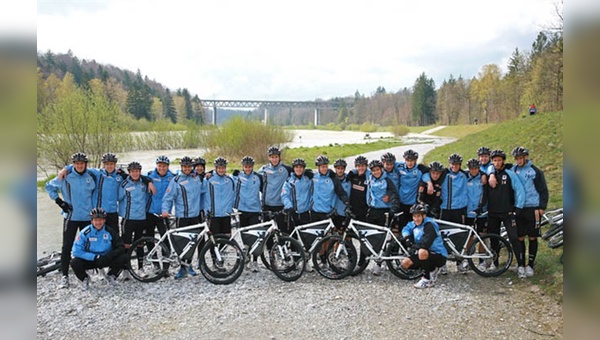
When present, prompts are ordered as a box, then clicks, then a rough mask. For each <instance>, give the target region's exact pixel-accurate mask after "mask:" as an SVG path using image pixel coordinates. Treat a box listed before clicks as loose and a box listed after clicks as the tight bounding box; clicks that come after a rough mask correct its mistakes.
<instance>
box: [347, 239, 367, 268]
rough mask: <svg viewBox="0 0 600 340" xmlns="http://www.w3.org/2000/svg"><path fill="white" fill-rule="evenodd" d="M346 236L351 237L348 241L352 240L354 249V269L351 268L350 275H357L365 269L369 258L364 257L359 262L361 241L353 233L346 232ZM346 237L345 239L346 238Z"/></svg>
mask: <svg viewBox="0 0 600 340" xmlns="http://www.w3.org/2000/svg"><path fill="white" fill-rule="evenodd" d="M346 236H347V238H348V237H350V238H351V240H349V241H350V242H352V245H353V246H354V250H355V251H356V266H354V269H353V270H352V273H350V276H357V275H360V274H362V272H364V271H365V269H366V268H367V267H368V266H369V263H371V260H369V259H366V258H365V259H364V261H363V262H362V263H361V262H360V255H361V253H362V247H361V245H362V243H361V242H360V239H359V238H358V236H356V235H354V234H347V235H346ZM347 238H346V240H348V239H347Z"/></svg>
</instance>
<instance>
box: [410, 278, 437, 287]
mask: <svg viewBox="0 0 600 340" xmlns="http://www.w3.org/2000/svg"><path fill="white" fill-rule="evenodd" d="M433 285H434V283H433V282H431V280H427V279H426V278H424V277H422V278H421V280H419V282H417V283H415V284H414V285H413V287H415V288H417V289H423V288H429V287H433Z"/></svg>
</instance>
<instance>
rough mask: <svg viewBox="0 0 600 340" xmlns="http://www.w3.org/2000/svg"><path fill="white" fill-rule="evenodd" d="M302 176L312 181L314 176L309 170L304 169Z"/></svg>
mask: <svg viewBox="0 0 600 340" xmlns="http://www.w3.org/2000/svg"><path fill="white" fill-rule="evenodd" d="M304 176H306V177H308V179H313V177H314V176H315V174H314V172H313V171H312V170H311V169H304Z"/></svg>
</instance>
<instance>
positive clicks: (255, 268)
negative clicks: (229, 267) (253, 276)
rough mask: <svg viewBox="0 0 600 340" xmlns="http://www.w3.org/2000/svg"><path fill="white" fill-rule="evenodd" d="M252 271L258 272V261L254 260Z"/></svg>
mask: <svg viewBox="0 0 600 340" xmlns="http://www.w3.org/2000/svg"><path fill="white" fill-rule="evenodd" d="M251 263H252V265H251V266H252V272H253V273H258V261H252V262H251Z"/></svg>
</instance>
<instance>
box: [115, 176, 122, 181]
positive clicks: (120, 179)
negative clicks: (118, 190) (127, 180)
mask: <svg viewBox="0 0 600 340" xmlns="http://www.w3.org/2000/svg"><path fill="white" fill-rule="evenodd" d="M122 180H123V177H121V176H117V177H115V181H117V182H121V181H122Z"/></svg>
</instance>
